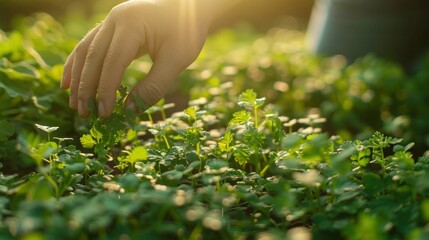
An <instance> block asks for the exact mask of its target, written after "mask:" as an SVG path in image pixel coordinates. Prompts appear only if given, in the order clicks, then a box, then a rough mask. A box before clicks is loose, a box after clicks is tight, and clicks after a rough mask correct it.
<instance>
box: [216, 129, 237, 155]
mask: <svg viewBox="0 0 429 240" xmlns="http://www.w3.org/2000/svg"><path fill="white" fill-rule="evenodd" d="M232 140H233V135H232V133H231V131H226V133H225V135H224V136H223V137H222V138H221V139H220V140H219V143H218V146H219V150H220V151H222V152H227V153H229V152H230V151H231V149H232V148H231V146H230V144H231V142H232Z"/></svg>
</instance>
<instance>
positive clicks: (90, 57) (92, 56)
mask: <svg viewBox="0 0 429 240" xmlns="http://www.w3.org/2000/svg"><path fill="white" fill-rule="evenodd" d="M101 57H102V54H101V53H100V50H99V49H98V48H97V47H96V45H95V44H91V45H89V48H88V53H87V55H86V61H88V62H93V61H96V60H97V59H100V58H101Z"/></svg>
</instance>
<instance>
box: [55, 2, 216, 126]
mask: <svg viewBox="0 0 429 240" xmlns="http://www.w3.org/2000/svg"><path fill="white" fill-rule="evenodd" d="M197 1H199V0H174V1H169V0H159V1H155V0H131V1H127V2H124V3H122V4H119V5H117V6H116V7H114V8H113V9H112V10H111V12H110V13H109V14H108V15H107V17H106V19H105V20H104V21H103V22H102V23H101V24H99V25H98V26H97V27H95V28H94V29H93V30H92V31H90V32H89V33H88V34H87V35H86V36H85V37H84V38H83V39H82V40H81V41H80V42H79V43H78V45H77V46H76V47H75V49H74V50H73V51H72V53H71V54H70V56H69V57H68V59H67V61H66V63H65V65H64V73H63V78H62V81H61V87H62V88H66V89H67V88H70V99H69V105H70V107H71V108H72V109H74V110H77V111H78V114H79V116H81V117H87V116H88V115H89V109H88V108H89V107H88V106H89V105H88V104H89V101H90V100H91V99H96V100H97V101H98V115H99V116H100V117H103V118H105V117H109V116H110V115H111V114H112V111H113V108H114V105H115V100H116V90H117V89H118V88H119V87H120V85H121V80H122V77H123V74H124V71H125V69H126V68H127V67H128V65H129V64H130V63H131V62H132V61H133V60H134V59H135V58H137V57H139V56H141V55H143V54H149V56H150V58H151V59H152V61H153V65H152V67H151V69H150V71H149V73H148V75H147V76H146V78H145V79H144V80H142V81H141V82H140V83H139V84H137V86H135V87H134V88H133V89H132V90H131V92H130V95H129V96H128V98H127V100H126V105H127V106H128V107H130V108H135V107H134V106H136V105H135V104H136V103H134V101H133V97H130V96H136V97H140V98H141V99H142V101H143V102H144V103H145V105H148V106H151V105H154V104H155V103H156V102H158V101H159V100H160V99H161V98H162V97H163V96H164V94H165V93H166V91H167V90H168V88H169V86H171V85H172V83H173V81H174V80H175V79H176V77H177V75H178V74H179V73H180V72H181V71H183V70H184V69H185V68H186V67H188V66H189V65H190V64H191V63H192V62H193V61H194V60H195V59H196V57H197V56H198V54H199V53H200V51H201V49H202V47H203V44H204V41H205V39H206V36H207V32H208V27H209V22H210V20H211V17H210V16H209V15H208V14H207V12H204V11H200V9H199V10H196V9H194V8H193V7H195V6H189V4H191V5H193V4H197V3H196V2H197Z"/></svg>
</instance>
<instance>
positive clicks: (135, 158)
mask: <svg viewBox="0 0 429 240" xmlns="http://www.w3.org/2000/svg"><path fill="white" fill-rule="evenodd" d="M147 157H148V153H147V150H146V148H145V147H143V146H138V147H135V148H134V149H133V150H131V153H130V155H128V157H127V158H126V161H127V162H131V163H136V162H139V161H144V160H146V159H147Z"/></svg>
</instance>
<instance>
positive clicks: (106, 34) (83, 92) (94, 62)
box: [72, 23, 114, 117]
mask: <svg viewBox="0 0 429 240" xmlns="http://www.w3.org/2000/svg"><path fill="white" fill-rule="evenodd" d="M113 34H114V26H111V24H108V23H105V24H103V26H102V27H101V28H100V30H99V31H98V33H97V34H96V35H95V37H94V39H93V40H92V42H91V44H89V46H88V48H87V53H86V57H85V60H84V63H83V64H81V65H80V66H79V67H82V69H81V71H80V72H81V77H80V81H79V84H78V85H76V86H73V87H75V88H78V94H77V95H78V96H77V98H78V114H79V116H81V117H87V116H88V115H89V110H88V107H89V101H90V100H95V95H96V93H97V88H98V85H99V79H100V75H101V69H102V67H103V62H104V59H105V56H106V53H107V51H108V49H109V46H110V44H111V40H112V37H113ZM75 64H76V62H75ZM77 71H78V72H79V69H77ZM73 73H74V71H73V72H72V74H73ZM77 74H78V73H77Z"/></svg>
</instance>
